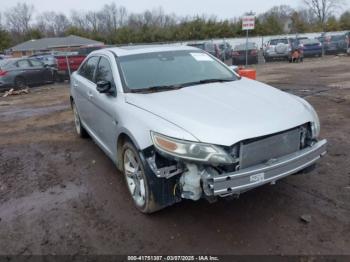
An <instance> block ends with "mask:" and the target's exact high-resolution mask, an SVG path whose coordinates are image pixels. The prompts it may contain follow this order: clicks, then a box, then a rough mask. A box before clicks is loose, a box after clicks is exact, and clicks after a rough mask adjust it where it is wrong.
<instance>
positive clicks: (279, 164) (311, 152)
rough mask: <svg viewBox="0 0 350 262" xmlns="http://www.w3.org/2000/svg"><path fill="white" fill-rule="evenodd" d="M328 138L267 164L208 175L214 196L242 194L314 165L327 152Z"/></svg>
mask: <svg viewBox="0 0 350 262" xmlns="http://www.w3.org/2000/svg"><path fill="white" fill-rule="evenodd" d="M326 145H327V140H322V141H319V142H317V143H315V144H314V145H312V146H311V147H308V148H305V149H303V150H300V151H298V152H296V153H293V154H289V155H286V156H283V157H280V158H278V159H274V160H273V161H269V162H268V163H265V164H260V165H257V166H253V167H250V168H246V169H242V170H239V171H236V172H232V173H226V174H217V175H215V176H209V177H207V180H208V181H207V185H208V187H209V190H210V191H211V192H212V195H214V196H226V195H232V194H240V193H242V192H245V191H247V190H250V189H253V188H256V187H258V186H261V185H263V184H267V183H274V182H275V181H277V180H279V179H281V178H284V177H286V176H288V175H291V174H294V173H297V172H298V171H301V170H303V169H304V168H306V167H308V166H310V165H312V164H313V163H315V162H316V161H317V160H318V159H320V158H321V157H322V156H324V155H325V154H326V151H327V149H326Z"/></svg>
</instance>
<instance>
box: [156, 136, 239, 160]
mask: <svg viewBox="0 0 350 262" xmlns="http://www.w3.org/2000/svg"><path fill="white" fill-rule="evenodd" d="M151 138H152V141H153V144H154V146H155V147H156V148H157V149H158V150H159V151H161V152H163V153H165V154H168V155H171V156H173V157H177V158H181V159H186V160H189V161H199V162H208V163H211V164H230V163H232V162H233V160H232V158H231V157H230V156H229V155H228V154H227V153H226V152H225V151H224V150H223V149H221V148H220V147H217V146H215V145H210V144H203V143H197V142H190V141H184V140H179V139H175V138H171V137H167V136H164V135H161V134H158V133H155V132H153V131H151Z"/></svg>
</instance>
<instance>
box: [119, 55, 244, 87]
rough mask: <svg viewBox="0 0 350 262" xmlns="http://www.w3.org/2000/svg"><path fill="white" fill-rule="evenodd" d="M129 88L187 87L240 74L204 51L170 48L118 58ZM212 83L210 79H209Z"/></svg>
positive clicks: (125, 83)
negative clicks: (171, 49)
mask: <svg viewBox="0 0 350 262" xmlns="http://www.w3.org/2000/svg"><path fill="white" fill-rule="evenodd" d="M118 62H119V64H120V69H121V71H122V78H123V84H124V87H125V89H126V90H125V91H126V92H127V91H129V92H133V91H135V90H142V89H150V88H152V87H153V88H154V87H158V88H159V89H160V90H159V91H161V89H162V87H163V88H164V89H166V88H169V87H174V88H175V87H176V88H179V87H184V86H189V85H195V84H201V83H204V82H205V81H208V80H211V82H220V81H233V80H236V79H237V76H236V75H235V74H234V73H233V72H232V71H231V70H230V69H228V68H227V67H225V66H224V65H222V64H221V63H219V62H217V61H216V60H215V59H214V58H212V57H211V56H210V55H208V54H206V53H204V52H201V51H192V50H191V51H168V52H156V53H146V54H138V55H130V56H122V57H119V58H118ZM208 82H210V81H208Z"/></svg>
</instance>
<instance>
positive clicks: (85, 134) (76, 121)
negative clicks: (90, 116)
mask: <svg viewBox="0 0 350 262" xmlns="http://www.w3.org/2000/svg"><path fill="white" fill-rule="evenodd" d="M72 109H73V114H74V126H75V131H76V132H77V135H78V136H79V137H81V138H88V137H89V134H88V132H86V130H85V128H84V127H83V125H82V124H81V121H80V116H79V113H78V110H77V107H76V106H75V103H74V102H72Z"/></svg>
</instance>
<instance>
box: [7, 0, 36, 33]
mask: <svg viewBox="0 0 350 262" xmlns="http://www.w3.org/2000/svg"><path fill="white" fill-rule="evenodd" d="M33 12H34V6H33V5H28V4H26V3H17V5H16V6H15V7H12V8H10V9H9V10H7V11H6V12H5V17H6V23H7V26H8V27H9V29H10V30H11V31H14V32H16V33H19V34H20V33H27V32H28V31H29V29H30V22H31V20H32V17H33Z"/></svg>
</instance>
